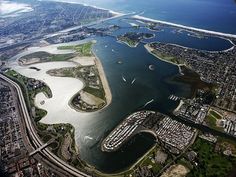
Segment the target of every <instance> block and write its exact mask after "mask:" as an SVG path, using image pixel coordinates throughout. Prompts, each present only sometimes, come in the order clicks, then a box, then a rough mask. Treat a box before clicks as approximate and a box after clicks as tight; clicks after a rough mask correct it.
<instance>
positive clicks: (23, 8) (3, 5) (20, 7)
mask: <svg viewBox="0 0 236 177" xmlns="http://www.w3.org/2000/svg"><path fill="white" fill-rule="evenodd" d="M32 10H33V9H32V8H31V7H30V5H28V4H23V3H16V2H10V1H5V0H0V15H7V14H9V13H12V12H15V11H17V12H18V13H19V12H28V11H32Z"/></svg>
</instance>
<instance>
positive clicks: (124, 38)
mask: <svg viewBox="0 0 236 177" xmlns="http://www.w3.org/2000/svg"><path fill="white" fill-rule="evenodd" d="M118 40H119V41H121V42H124V43H126V44H127V45H128V46H130V47H136V46H137V45H138V43H139V41H138V40H134V39H130V38H129V37H127V36H119V37H118Z"/></svg>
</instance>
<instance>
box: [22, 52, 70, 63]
mask: <svg viewBox="0 0 236 177" xmlns="http://www.w3.org/2000/svg"><path fill="white" fill-rule="evenodd" d="M73 57H74V54H50V53H47V52H35V53H32V54H29V55H26V56H24V57H22V58H21V59H26V60H30V59H32V58H39V59H40V62H49V61H67V60H69V59H71V58H73Z"/></svg>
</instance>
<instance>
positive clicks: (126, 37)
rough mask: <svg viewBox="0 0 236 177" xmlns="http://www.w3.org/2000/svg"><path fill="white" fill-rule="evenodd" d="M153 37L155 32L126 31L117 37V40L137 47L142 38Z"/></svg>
mask: <svg viewBox="0 0 236 177" xmlns="http://www.w3.org/2000/svg"><path fill="white" fill-rule="evenodd" d="M153 37H155V34H152V33H135V32H128V33H125V34H123V35H120V36H118V37H117V40H118V41H119V42H122V43H125V44H126V45H128V46H129V47H137V46H138V44H139V43H140V42H141V41H142V40H143V39H151V38H153Z"/></svg>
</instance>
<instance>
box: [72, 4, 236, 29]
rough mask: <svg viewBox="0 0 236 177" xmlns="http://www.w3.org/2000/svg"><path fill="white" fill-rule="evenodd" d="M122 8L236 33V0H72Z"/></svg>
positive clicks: (165, 19)
mask: <svg viewBox="0 0 236 177" xmlns="http://www.w3.org/2000/svg"><path fill="white" fill-rule="evenodd" d="M71 1H73V2H79V3H86V4H89V5H96V6H98V7H103V8H107V9H112V10H114V11H119V12H124V13H128V12H136V13H141V12H143V14H142V16H145V17H149V18H153V19H157V20H164V21H169V22H173V23H178V24H183V25H188V26H193V27H197V28H203V29H208V30H214V31H220V32H225V33H233V34H236V2H235V1H234V0H172V1H170V0H146V1H143V0H71Z"/></svg>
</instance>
